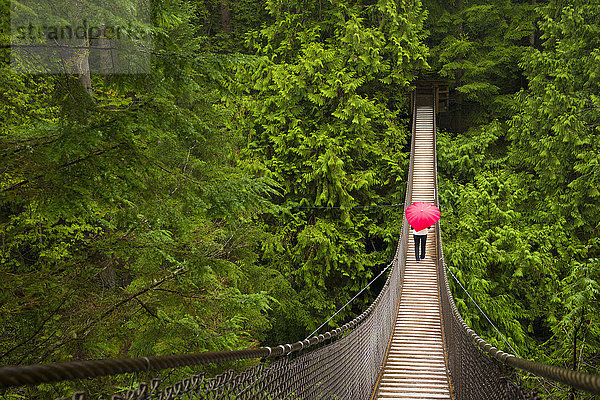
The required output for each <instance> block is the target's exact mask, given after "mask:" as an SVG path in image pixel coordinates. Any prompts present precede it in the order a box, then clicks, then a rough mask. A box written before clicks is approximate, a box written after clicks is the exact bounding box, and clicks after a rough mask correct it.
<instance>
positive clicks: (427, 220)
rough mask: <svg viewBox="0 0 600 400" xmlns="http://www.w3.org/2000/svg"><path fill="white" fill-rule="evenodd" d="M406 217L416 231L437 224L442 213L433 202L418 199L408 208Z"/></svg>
mask: <svg viewBox="0 0 600 400" xmlns="http://www.w3.org/2000/svg"><path fill="white" fill-rule="evenodd" d="M405 213H406V219H407V220H408V223H409V224H410V226H412V227H413V228H414V229H415V230H416V231H420V230H421V229H425V228H428V227H430V226H431V225H433V224H435V223H436V222H437V221H438V220H439V219H440V217H441V215H442V213H441V212H440V210H439V208H437V207H436V206H434V205H433V204H429V203H425V202H422V201H417V202H415V203H412V204H411V205H410V206H408V207H407V208H406V211H405Z"/></svg>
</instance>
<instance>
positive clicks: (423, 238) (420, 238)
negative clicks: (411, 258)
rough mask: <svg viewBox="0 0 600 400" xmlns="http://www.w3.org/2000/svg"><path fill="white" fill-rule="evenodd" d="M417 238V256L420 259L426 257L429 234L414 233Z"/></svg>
mask: <svg viewBox="0 0 600 400" xmlns="http://www.w3.org/2000/svg"><path fill="white" fill-rule="evenodd" d="M413 238H415V258H416V260H417V261H420V260H421V259H422V258H425V242H426V241H427V235H413ZM419 243H420V244H421V257H419Z"/></svg>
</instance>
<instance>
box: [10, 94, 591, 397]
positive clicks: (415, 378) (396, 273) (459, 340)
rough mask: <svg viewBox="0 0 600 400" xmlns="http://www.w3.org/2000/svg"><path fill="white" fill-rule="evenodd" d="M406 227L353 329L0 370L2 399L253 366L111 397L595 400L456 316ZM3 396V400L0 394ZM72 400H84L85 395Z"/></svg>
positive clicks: (421, 185) (421, 189)
mask: <svg viewBox="0 0 600 400" xmlns="http://www.w3.org/2000/svg"><path fill="white" fill-rule="evenodd" d="M436 90H437V89H436V88H420V89H417V90H416V91H415V92H414V93H413V101H412V104H413V110H412V111H413V113H412V115H413V121H412V142H411V160H410V170H409V176H408V183H407V190H406V198H405V204H407V205H408V204H411V203H412V202H415V201H424V202H428V203H432V204H436V205H438V195H437V157H436V145H435V143H436V140H435V138H436V107H437V104H438V98H439V97H438V93H437V91H436ZM413 246H414V245H413V239H412V237H411V235H409V228H408V223H407V222H406V219H405V220H404V223H403V226H402V232H401V237H400V240H399V242H398V247H397V249H396V254H395V256H394V259H393V261H392V262H391V263H390V264H388V266H387V267H386V268H385V269H384V270H382V271H381V274H383V273H384V272H388V271H389V273H388V277H387V280H386V283H385V285H384V287H383V289H382V290H381V292H380V293H379V295H378V296H377V298H376V299H375V301H374V302H373V303H372V304H371V305H370V306H369V307H368V308H367V309H366V310H365V311H364V312H363V313H362V314H361V315H359V316H358V317H357V318H355V319H354V320H353V321H351V322H349V323H347V324H345V325H343V326H341V327H339V328H337V329H334V330H332V331H329V332H326V333H323V334H319V335H315V336H312V337H309V338H307V339H305V340H302V341H298V342H296V343H291V344H282V345H278V346H276V347H262V348H257V349H248V350H238V351H223V352H208V353H199V354H184V355H173V356H155V357H141V358H131V359H119V360H91V361H79V362H69V363H57V364H45V365H31V366H16V367H2V368H0V388H1V389H6V388H11V387H18V386H24V385H36V384H41V383H47V382H57V381H64V380H78V379H86V378H93V377H98V376H105V375H116V374H123V373H131V372H147V371H152V370H163V369H169V368H177V367H183V366H194V365H201V364H209V363H214V364H218V363H222V362H228V361H234V360H242V359H261V361H260V362H258V363H257V365H256V366H254V367H252V368H250V369H247V370H245V371H242V372H234V371H228V372H225V373H223V374H220V375H218V376H215V377H207V376H205V375H203V374H198V375H192V376H190V377H188V378H186V379H184V380H183V381H181V382H177V383H175V384H172V385H165V384H164V383H163V382H161V381H160V380H159V379H153V380H150V381H149V382H143V383H140V384H139V385H138V386H137V387H135V388H132V389H129V390H125V391H121V392H119V393H115V394H114V395H111V396H109V398H110V399H112V400H118V399H127V400H134V399H135V400H142V399H236V400H237V399H269V400H273V399H290V400H299V399H340V400H359V399H370V400H374V399H378V400H379V399H388V400H401V399H402V400H403V399H406V400H409V399H424V400H428V399H456V400H462V399H482V400H487V399H527V398H535V396H534V395H531V394H528V393H527V392H526V391H525V390H524V389H523V388H522V386H521V385H520V378H519V371H521V372H527V373H530V374H534V375H536V376H538V377H543V378H546V379H549V380H552V381H554V382H559V383H562V384H565V385H567V386H570V387H572V388H575V389H578V390H583V391H586V392H589V393H594V394H600V376H596V375H587V374H583V373H579V372H575V371H571V370H567V369H563V368H558V367H554V366H549V365H545V364H540V363H536V362H532V361H528V360H525V359H522V358H519V357H517V356H516V355H513V354H508V353H505V352H503V351H500V350H498V349H496V348H494V347H492V346H491V345H489V344H488V343H486V342H485V341H484V340H483V339H481V338H480V337H479V336H478V335H477V334H476V333H475V332H473V331H472V330H471V329H470V328H469V327H468V326H467V325H466V324H465V323H464V321H463V319H462V318H461V316H460V314H459V313H458V311H457V309H456V306H455V304H454V300H453V298H452V294H451V292H450V289H449V285H448V278H447V275H446V265H445V263H444V254H443V248H442V241H441V229H440V224H439V223H437V224H436V226H435V230H434V232H432V233H430V234H429V237H428V239H427V252H426V258H425V259H424V260H422V261H421V262H418V263H417V262H416V260H415V257H414V253H412V252H411V249H412V248H413ZM0 393H1V392H0ZM71 398H72V399H74V400H83V399H88V398H91V397H90V396H89V395H88V394H87V393H85V392H76V393H73V395H72V397H71ZM64 399H65V400H66V398H64Z"/></svg>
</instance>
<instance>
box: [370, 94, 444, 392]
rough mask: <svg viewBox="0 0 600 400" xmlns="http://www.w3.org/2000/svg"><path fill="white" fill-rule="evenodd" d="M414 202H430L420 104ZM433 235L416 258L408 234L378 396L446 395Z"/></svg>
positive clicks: (424, 113) (427, 133) (430, 164)
mask: <svg viewBox="0 0 600 400" xmlns="http://www.w3.org/2000/svg"><path fill="white" fill-rule="evenodd" d="M415 118H416V124H415V130H416V134H415V154H414V155H413V157H414V166H413V187H412V201H413V202H415V201H426V202H428V203H432V204H433V203H434V196H435V177H434V171H433V169H434V168H435V163H434V159H433V158H434V149H433V146H434V136H433V129H434V125H433V118H434V115H433V108H432V107H430V106H429V107H426V106H418V107H417V112H416V116H415ZM435 253H436V246H435V235H434V233H433V231H432V232H430V233H429V234H428V237H427V246H426V256H425V259H424V260H422V261H420V262H418V263H417V262H416V261H415V251H414V241H413V237H412V235H410V238H409V242H408V249H407V252H406V254H407V260H406V270H405V273H404V281H403V283H402V292H401V297H400V305H399V307H398V315H397V317H396V324H395V328H394V333H393V334H392V339H391V342H390V348H389V350H388V356H387V359H386V360H385V363H384V366H383V370H382V373H381V375H380V379H379V382H378V386H377V389H376V395H375V398H376V399H385V400H401V399H402V400H404V399H423V400H425V399H450V398H451V397H450V391H449V384H448V373H447V368H446V359H445V357H444V348H443V339H442V327H441V317H440V302H439V293H438V282H437V271H436V265H435V257H436V254H435Z"/></svg>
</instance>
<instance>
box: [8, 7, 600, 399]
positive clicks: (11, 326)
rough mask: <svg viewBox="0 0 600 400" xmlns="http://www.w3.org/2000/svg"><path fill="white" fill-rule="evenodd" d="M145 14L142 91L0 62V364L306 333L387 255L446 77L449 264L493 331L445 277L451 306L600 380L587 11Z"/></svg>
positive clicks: (228, 344)
mask: <svg viewBox="0 0 600 400" xmlns="http://www.w3.org/2000/svg"><path fill="white" fill-rule="evenodd" d="M14 3H16V4H19V2H14ZM1 4H2V8H3V9H5V10H8V8H9V2H8V0H1ZM77 4H79V3H77ZM127 4H129V3H128V2H123V4H121V5H120V6H122V7H125V8H126V7H127ZM64 5H66V6H69V7H70V6H74V3H73V4H71V2H70V1H67V2H65V4H64ZM69 7H67V8H69ZM105 11H106V10H105ZM0 15H1V16H0V22H1V23H2V26H3V29H2V30H1V32H0V42H1V43H2V44H8V43H9V40H10V38H9V35H10V28H7V27H9V25H10V21H9V20H8V16H9V13H8V12H7V13H2V14H0ZM150 15H151V18H150V20H149V21H147V24H146V26H145V27H144V28H145V29H147V30H148V31H149V32H151V33H152V38H153V45H154V49H152V52H151V68H150V70H149V71H148V73H145V74H133V75H118V74H113V75H101V74H91V75H89V74H88V75H85V74H81V75H79V76H76V75H75V76H74V75H65V74H62V75H61V74H55V75H49V74H17V73H15V72H13V71H11V69H10V52H9V49H7V48H6V46H4V47H3V48H2V49H0V57H1V60H0V62H1V63H2V68H0V93H1V95H0V115H1V116H2V118H0V166H1V167H2V168H1V170H0V226H1V230H0V240H1V242H0V263H1V268H0V278H1V279H2V281H3V290H2V292H1V294H0V310H1V311H0V318H1V320H0V321H1V322H0V333H1V335H0V363H2V364H6V365H8V364H32V363H40V362H53V361H66V360H72V359H89V358H110V357H134V356H146V355H159V354H173V353H184V352H197V351H205V350H225V349H236V348H245V347H251V346H256V345H259V344H265V345H272V344H279V343H281V342H289V341H295V340H298V339H303V338H304V337H305V335H306V334H308V333H310V332H311V331H312V330H313V329H314V328H316V327H317V326H319V325H320V324H321V322H322V321H324V320H325V319H326V318H327V317H328V316H329V315H331V314H332V313H333V311H334V310H336V309H337V308H338V307H339V306H340V305H342V304H344V303H345V302H346V301H347V300H348V299H350V298H351V297H352V296H353V295H354V294H355V293H356V292H357V291H358V290H360V289H361V288H362V287H363V286H364V285H365V283H366V282H368V281H369V280H370V279H371V278H372V277H373V276H374V275H375V274H376V273H377V272H378V271H379V270H380V268H382V266H384V265H385V264H386V263H387V262H389V260H390V257H391V255H392V252H393V249H394V248H395V246H396V241H397V238H398V234H399V231H400V222H401V216H402V215H401V211H400V210H401V209H402V208H401V203H402V202H403V199H404V191H405V183H404V182H405V179H406V174H407V166H408V156H409V154H408V152H409V146H408V144H409V143H408V142H409V124H408V121H409V115H408V105H409V97H408V93H409V92H410V90H411V87H412V86H411V85H412V84H413V83H414V81H415V80H417V79H419V78H428V79H429V78H431V77H433V78H435V79H445V80H447V82H448V83H449V85H450V88H451V97H450V100H451V101H450V109H449V112H448V113H446V114H442V115H440V126H442V127H443V128H444V129H443V131H442V132H440V134H439V139H438V157H439V174H440V201H441V205H442V207H443V208H442V213H443V221H442V227H443V235H444V246H445V255H446V261H447V263H448V265H449V267H450V270H451V271H452V272H453V273H454V274H455V275H456V276H457V278H458V279H459V280H460V281H461V283H462V284H463V285H464V286H465V288H466V289H467V290H468V291H469V293H470V294H471V295H472V296H473V298H474V299H475V300H476V301H477V302H478V303H479V305H480V306H481V308H482V309H483V310H484V311H485V312H486V314H487V315H488V316H489V317H490V319H491V320H492V321H493V322H494V324H495V325H496V326H497V328H498V329H499V331H500V332H501V333H499V332H498V331H496V330H495V329H494V328H493V327H491V326H490V325H489V323H488V321H487V320H486V319H485V318H484V317H483V316H481V315H480V314H479V313H478V312H477V310H476V308H475V307H474V305H473V304H472V303H471V302H470V300H469V299H468V297H467V296H466V294H465V293H464V292H463V291H462V289H460V287H458V285H457V286H456V287H453V290H454V293H455V297H456V302H457V305H458V307H459V309H460V311H461V313H462V314H463V315H464V317H465V320H466V321H467V322H468V323H469V325H470V326H472V327H473V328H474V329H475V331H477V332H478V333H479V334H480V335H482V336H483V337H484V338H486V340H489V341H490V342H491V343H493V344H495V345H497V346H498V347H499V348H502V349H503V350H506V351H516V352H518V353H519V354H520V355H521V356H523V357H526V358H529V359H535V360H538V361H541V362H545V363H549V364H554V365H560V366H564V367H567V368H572V369H577V370H581V371H586V372H590V373H595V374H597V373H598V372H599V371H598V366H599V365H600V315H599V314H598V309H599V308H600V307H599V306H600V239H599V237H600V235H599V229H600V213H598V209H599V206H600V199H599V197H600V191H599V189H598V186H599V184H600V166H599V164H600V95H599V93H600V39H599V38H600V3H599V2H598V1H597V0H594V1H591V2H590V1H584V0H570V1H568V2H566V1H562V0H485V1H479V0H454V1H450V2H448V1H438V0H422V1H416V0H397V1H394V0H368V1H359V0H335V1H333V0H330V1H312V0H302V1H300V0H297V1H296V0H291V1H283V0H268V1H266V2H263V3H257V2H251V1H247V0H241V1H236V2H231V1H230V0H218V1H217V0H206V1H204V2H196V1H192V0H157V1H154V2H152V9H151V13H150ZM4 28H6V29H4ZM374 295H376V288H375V289H374V290H373V291H372V292H370V293H367V294H366V295H365V296H364V297H361V298H360V299H358V301H357V302H356V303H354V304H353V306H352V308H348V309H346V310H344V311H343V312H342V313H340V314H339V315H338V317H337V318H336V319H334V320H333V321H332V322H331V323H330V324H332V325H335V324H338V323H340V322H341V321H344V320H347V319H348V318H351V317H352V316H353V315H355V314H356V313H357V312H360V311H361V310H362V309H363V307H364V305H365V304H368V303H369V302H370V301H371V300H372V298H373V297H374ZM503 336H504V337H505V338H506V339H505V338H504V337H503ZM505 340H506V341H505ZM506 342H508V343H506ZM214 371H216V370H210V372H214ZM181 373H182V374H184V373H185V371H182V372H181ZM172 378H173V379H174V378H176V376H173V377H172ZM127 379H129V378H116V380H115V381H112V380H111V381H110V382H105V384H106V385H116V386H124V385H126V381H127ZM525 379H526V380H528V384H530V385H532V386H534V387H536V389H537V390H538V391H540V392H541V394H543V395H544V394H545V395H547V396H549V397H551V398H566V397H568V396H569V393H568V391H567V389H564V388H562V389H561V388H557V387H553V386H552V385H549V384H548V383H544V382H538V381H537V380H534V379H530V378H528V377H526V378H525ZM67 385H68V384H65V385H64V387H58V388H57V387H45V386H43V387H41V388H38V390H37V392H34V391H33V389H31V391H29V392H27V391H21V392H15V393H14V395H15V396H17V395H19V394H20V395H23V396H26V397H27V398H30V397H34V396H38V398H46V397H48V396H50V395H51V394H53V395H58V394H59V391H63V392H64V393H68V392H69V390H70V389H71V388H69V387H68V386H67ZM77 385H78V386H77V388H78V389H79V388H81V384H80V383H78V384H77ZM89 389H90V390H92V391H94V390H95V391H100V390H102V388H101V387H98V388H89ZM578 396H580V397H581V398H585V395H584V394H578Z"/></svg>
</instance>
